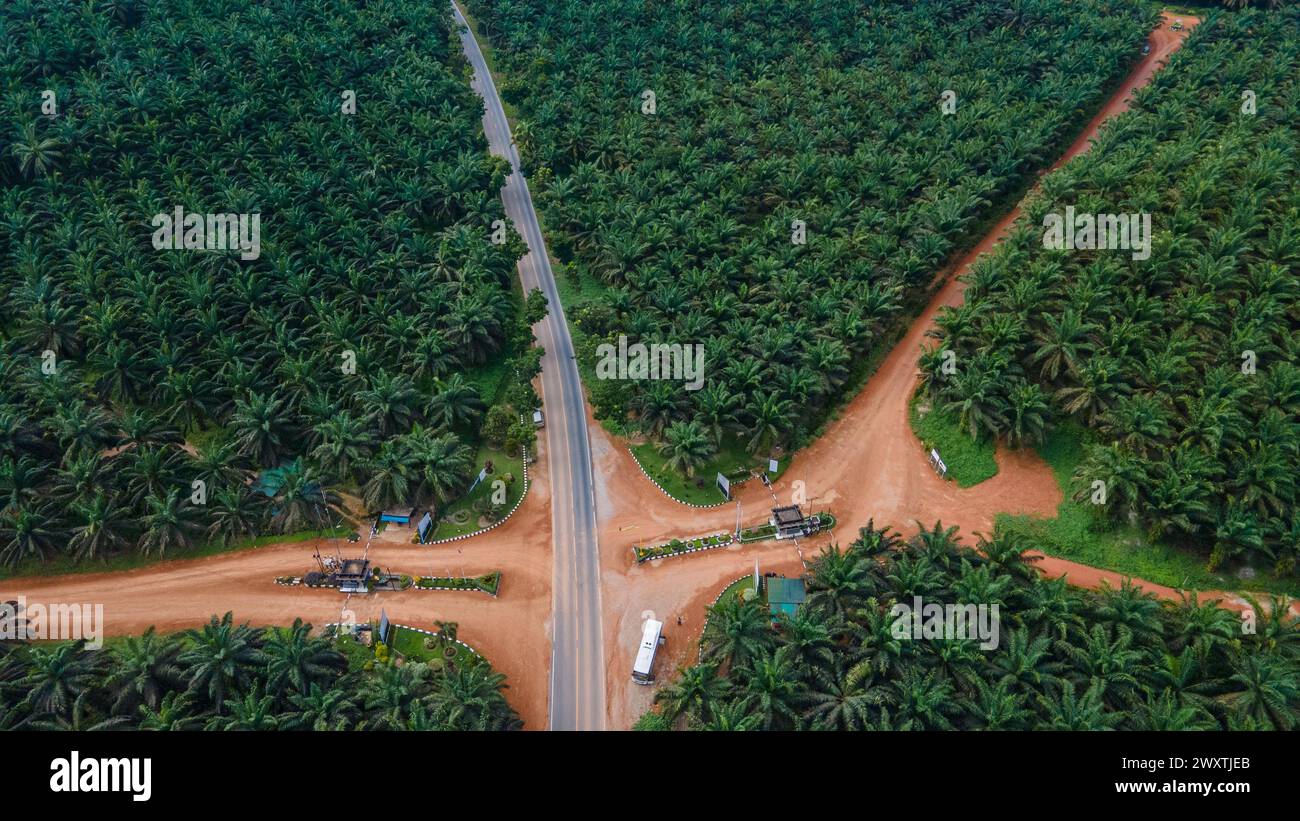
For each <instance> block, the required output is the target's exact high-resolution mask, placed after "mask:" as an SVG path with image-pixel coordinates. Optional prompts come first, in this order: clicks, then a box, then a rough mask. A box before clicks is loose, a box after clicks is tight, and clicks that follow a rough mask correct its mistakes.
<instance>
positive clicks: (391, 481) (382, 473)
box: [361, 440, 418, 510]
mask: <svg viewBox="0 0 1300 821" xmlns="http://www.w3.org/2000/svg"><path fill="white" fill-rule="evenodd" d="M417 465H418V463H417V460H416V457H415V455H414V454H413V453H411V451H410V449H409V448H408V447H407V445H406V443H405V442H404V441H403V440H389V441H387V442H384V443H383V444H382V445H380V446H379V451H378V452H377V453H376V454H375V455H374V456H373V457H371V458H370V459H367V460H365V461H364V462H363V463H362V468H361V469H362V472H363V473H366V474H368V478H367V479H366V482H365V484H364V485H363V486H362V488H361V498H362V501H364V502H365V503H366V507H367V508H369V509H370V510H383V509H384V508H386V507H389V506H390V505H394V504H404V503H406V502H409V501H411V488H412V480H413V479H415V480H416V481H418V479H417V478H416V477H417V476H418V473H417Z"/></svg>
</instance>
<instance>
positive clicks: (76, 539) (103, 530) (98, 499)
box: [68, 493, 130, 560]
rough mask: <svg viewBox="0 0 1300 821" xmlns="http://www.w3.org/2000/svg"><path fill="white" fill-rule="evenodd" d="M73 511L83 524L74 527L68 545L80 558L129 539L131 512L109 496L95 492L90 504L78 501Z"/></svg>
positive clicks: (98, 553)
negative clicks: (128, 521)
mask: <svg viewBox="0 0 1300 821" xmlns="http://www.w3.org/2000/svg"><path fill="white" fill-rule="evenodd" d="M73 514H74V516H75V517H76V518H77V519H78V521H79V522H80V524H78V525H77V526H75V527H74V528H73V529H72V538H71V539H69V540H68V548H69V549H70V550H71V551H72V552H73V554H74V555H75V556H76V557H77V558H78V559H82V560H85V559H93V558H95V557H96V556H99V555H100V554H102V553H109V552H112V551H113V550H114V549H115V548H117V547H121V546H122V545H125V544H126V543H127V541H128V537H129V533H130V528H129V525H128V523H127V516H128V513H127V511H125V510H123V509H122V508H120V507H118V506H117V505H116V504H115V503H114V502H113V500H112V499H110V498H109V497H108V496H105V495H104V494H102V493H97V494H95V497H94V499H92V500H91V502H90V504H88V505H85V504H78V505H76V506H75V507H74V508H73Z"/></svg>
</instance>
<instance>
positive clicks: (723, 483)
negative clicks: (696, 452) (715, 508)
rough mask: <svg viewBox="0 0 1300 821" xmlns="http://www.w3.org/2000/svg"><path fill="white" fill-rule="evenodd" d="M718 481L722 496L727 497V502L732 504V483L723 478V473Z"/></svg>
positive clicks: (719, 475)
mask: <svg viewBox="0 0 1300 821" xmlns="http://www.w3.org/2000/svg"><path fill="white" fill-rule="evenodd" d="M717 481H718V489H719V490H721V491H722V495H723V496H725V497H727V501H728V502H730V501H731V482H729V481H728V480H727V477H726V476H723V475H722V474H721V473H719V474H718V480H717Z"/></svg>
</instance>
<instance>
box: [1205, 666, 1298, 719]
mask: <svg viewBox="0 0 1300 821" xmlns="http://www.w3.org/2000/svg"><path fill="white" fill-rule="evenodd" d="M1229 680H1230V681H1231V682H1233V683H1234V684H1237V685H1239V686H1240V687H1241V689H1240V690H1238V691H1236V692H1233V693H1228V694H1226V695H1224V696H1222V697H1221V699H1222V701H1223V702H1224V703H1225V704H1226V705H1227V706H1228V707H1229V708H1230V709H1231V710H1232V711H1233V713H1234V714H1235V715H1236V716H1237V717H1238V718H1248V719H1251V720H1253V721H1255V722H1257V723H1258V724H1259V725H1261V726H1263V727H1265V728H1270V729H1274V730H1291V729H1294V728H1295V726H1296V724H1297V723H1300V708H1298V707H1297V706H1296V705H1297V704H1300V674H1297V673H1296V671H1295V669H1294V668H1291V667H1288V666H1287V665H1286V664H1285V663H1284V662H1283V661H1282V660H1281V659H1279V658H1276V657H1273V656H1259V655H1243V656H1240V657H1238V659H1237V660H1236V663H1235V664H1234V665H1233V673H1232V676H1231V677H1230V678H1229Z"/></svg>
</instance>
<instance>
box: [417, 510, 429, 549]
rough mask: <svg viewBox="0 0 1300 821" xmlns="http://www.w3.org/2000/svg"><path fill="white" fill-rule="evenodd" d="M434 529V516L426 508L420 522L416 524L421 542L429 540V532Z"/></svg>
mask: <svg viewBox="0 0 1300 821" xmlns="http://www.w3.org/2000/svg"><path fill="white" fill-rule="evenodd" d="M432 531H433V516H431V515H430V514H429V512H428V511H427V510H426V511H425V512H424V517H423V518H421V519H420V523H419V524H418V525H416V526H415V532H416V533H418V534H419V536H420V544H424V543H425V542H427V541H429V534H430V533H431V532H432Z"/></svg>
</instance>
